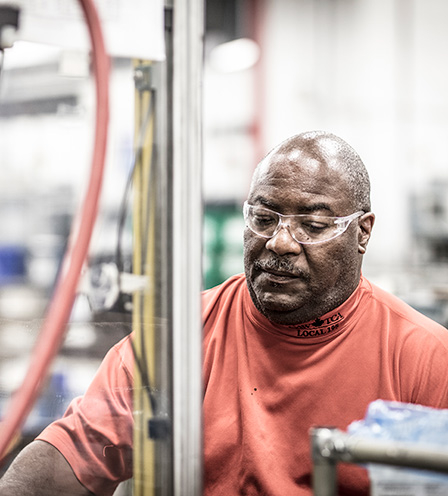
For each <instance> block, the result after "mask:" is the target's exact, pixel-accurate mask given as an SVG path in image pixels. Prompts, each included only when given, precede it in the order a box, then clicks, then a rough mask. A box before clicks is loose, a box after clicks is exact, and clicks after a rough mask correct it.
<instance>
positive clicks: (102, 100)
mask: <svg viewBox="0 0 448 496" xmlns="http://www.w3.org/2000/svg"><path fill="white" fill-rule="evenodd" d="M79 3H80V6H81V8H82V10H83V13H84V17H85V21H86V24H87V28H88V31H89V36H90V41H91V45H92V54H93V55H92V56H93V60H92V62H93V70H94V75H95V82H96V101H97V108H96V122H95V146H94V151H93V156H92V166H91V172H90V178H89V184H88V189H87V192H86V196H85V199H84V202H83V204H82V205H81V209H80V211H79V213H78V218H77V220H76V221H75V222H74V223H73V226H72V230H71V234H70V240H69V244H68V248H67V251H66V253H65V255H64V260H63V264H62V270H61V271H60V275H59V277H58V280H57V283H56V288H55V291H54V296H53V298H52V300H51V302H50V305H49V308H48V312H47V314H46V317H45V320H44V323H43V326H42V329H41V331H40V333H39V337H38V339H37V342H36V345H35V347H34V349H33V353H32V356H31V360H30V364H29V367H28V371H27V374H26V376H25V379H24V381H23V383H22V385H21V386H20V388H19V389H18V390H17V392H16V393H15V394H14V395H13V397H12V398H11V401H10V402H9V404H8V408H7V410H6V413H5V417H4V418H3V420H2V422H1V423H0V460H3V459H4V458H5V456H6V454H7V451H8V448H9V447H10V445H11V444H12V441H13V439H14V437H15V435H16V433H17V432H18V431H19V429H21V427H22V426H23V424H24V422H25V420H26V418H27V416H28V414H29V413H30V411H31V409H32V407H33V405H34V403H35V401H36V399H37V398H38V396H39V394H40V392H41V388H42V385H43V382H44V380H45V377H46V375H47V373H48V369H49V367H50V364H51V362H52V360H53V358H54V357H55V355H56V354H57V352H58V350H59V348H60V346H61V344H62V340H63V337H64V333H65V328H66V325H67V322H68V319H69V317H70V313H71V310H72V307H73V303H74V300H75V296H76V289H77V286H78V282H79V278H80V274H81V270H82V267H83V264H84V261H85V260H86V257H87V253H88V249H89V244H90V239H91V236H92V231H93V227H94V224H95V219H96V215H97V210H98V203H99V197H100V193H101V186H102V182H103V171H104V163H105V157H106V144H107V130H108V123H109V68H110V64H109V57H108V56H107V53H106V49H105V44H104V38H103V34H102V30H101V23H100V20H99V17H98V13H97V10H96V7H95V5H94V3H93V0H79Z"/></svg>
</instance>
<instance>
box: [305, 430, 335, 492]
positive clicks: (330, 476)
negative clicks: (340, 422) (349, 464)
mask: <svg viewBox="0 0 448 496" xmlns="http://www.w3.org/2000/svg"><path fill="white" fill-rule="evenodd" d="M334 431H335V429H332V428H317V427H316V428H314V429H311V431H310V437H311V454H312V459H313V494H314V496H336V488H337V475H336V465H337V461H336V460H335V459H334V457H333V453H334V449H333V442H332V436H333V433H334Z"/></svg>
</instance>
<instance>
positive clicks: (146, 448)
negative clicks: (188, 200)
mask: <svg viewBox="0 0 448 496" xmlns="http://www.w3.org/2000/svg"><path fill="white" fill-rule="evenodd" d="M138 63H140V62H138ZM150 98H151V94H150V92H149V91H136V96H135V129H136V135H135V140H136V142H137V141H138V136H139V135H140V129H141V127H142V125H144V121H145V117H146V114H147V112H148V108H149V106H150V104H151V102H150ZM153 126H154V124H153V120H152V119H151V121H150V123H149V125H148V129H147V132H146V135H145V137H144V140H143V144H142V143H140V144H142V145H143V148H142V152H141V155H140V160H139V161H138V163H137V164H136V170H135V176H134V204H133V221H134V222H133V231H134V253H133V272H134V273H135V274H138V275H141V274H145V275H147V276H148V285H147V289H146V290H145V291H144V292H143V293H135V294H134V295H133V329H134V334H135V340H134V345H135V352H136V355H137V357H138V359H139V360H140V361H141V362H145V363H143V365H144V366H145V367H147V370H148V376H149V385H148V384H144V382H143V380H142V377H141V374H140V370H139V369H138V366H137V365H136V371H135V375H134V376H135V381H134V495H135V496H152V495H154V494H155V449H154V448H155V446H154V442H153V441H152V440H151V439H149V436H148V421H149V419H150V418H151V416H152V413H153V412H152V411H151V404H150V402H149V396H148V391H147V388H148V387H149V386H151V385H153V383H154V382H153V381H154V380H155V336H154V322H153V321H154V294H153V288H154V249H153V244H154V243H153V240H154V221H153V217H154V213H153V208H150V207H151V205H150V202H152V199H151V196H152V195H150V182H151V181H150V176H151V167H152V164H151V155H152V142H153ZM138 145H139V143H136V146H138ZM145 233H148V234H147V235H145Z"/></svg>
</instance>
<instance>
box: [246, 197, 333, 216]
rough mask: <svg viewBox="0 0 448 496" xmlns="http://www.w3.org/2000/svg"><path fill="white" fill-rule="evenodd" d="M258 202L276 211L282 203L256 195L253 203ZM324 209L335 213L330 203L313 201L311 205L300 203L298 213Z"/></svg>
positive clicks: (331, 213)
mask: <svg viewBox="0 0 448 496" xmlns="http://www.w3.org/2000/svg"><path fill="white" fill-rule="evenodd" d="M256 203H258V204H261V205H262V206H263V207H266V208H269V209H270V210H274V211H276V212H277V211H278V210H279V208H280V205H279V204H278V203H277V202H275V201H272V200H268V199H267V198H264V197H262V196H256V197H255V198H254V199H253V200H252V204H256ZM322 210H324V211H325V212H326V213H328V214H330V215H333V210H332V208H331V207H330V205H328V203H322V202H320V203H312V204H310V205H299V206H298V207H297V213H298V214H312V213H315V212H320V211H322Z"/></svg>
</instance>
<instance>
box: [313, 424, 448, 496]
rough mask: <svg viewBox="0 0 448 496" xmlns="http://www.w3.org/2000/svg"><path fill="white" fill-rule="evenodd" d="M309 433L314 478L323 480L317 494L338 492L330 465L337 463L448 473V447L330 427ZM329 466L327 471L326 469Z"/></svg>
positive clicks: (316, 490)
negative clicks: (440, 447) (372, 464)
mask: <svg viewBox="0 0 448 496" xmlns="http://www.w3.org/2000/svg"><path fill="white" fill-rule="evenodd" d="M310 436H311V447H312V456H313V463H314V469H313V480H314V479H317V478H318V477H320V478H321V479H322V481H321V483H320V484H318V485H317V487H313V489H314V496H330V495H331V496H332V495H333V494H336V484H337V480H336V477H335V478H334V479H333V478H332V476H331V474H330V472H331V470H332V469H329V468H328V467H330V466H332V465H334V469H335V467H336V463H337V462H346V463H376V464H383V465H392V466H396V467H404V468H413V469H418V470H429V471H432V472H438V473H444V474H448V450H444V449H439V448H431V447H427V446H419V445H416V444H412V443H404V442H395V441H383V440H378V439H364V438H360V437H358V436H352V435H350V434H346V433H344V432H342V431H340V430H338V429H333V428H327V427H321V428H318V427H316V428H313V429H311V431H310ZM326 466H327V471H325V470H324V469H323V467H326ZM322 474H323V475H322ZM327 474H329V475H328V477H327ZM332 491H333V492H332Z"/></svg>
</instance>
